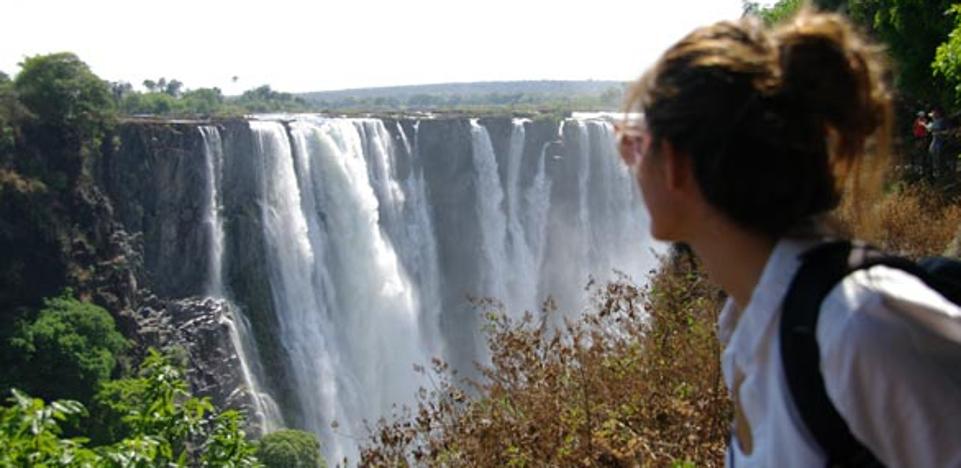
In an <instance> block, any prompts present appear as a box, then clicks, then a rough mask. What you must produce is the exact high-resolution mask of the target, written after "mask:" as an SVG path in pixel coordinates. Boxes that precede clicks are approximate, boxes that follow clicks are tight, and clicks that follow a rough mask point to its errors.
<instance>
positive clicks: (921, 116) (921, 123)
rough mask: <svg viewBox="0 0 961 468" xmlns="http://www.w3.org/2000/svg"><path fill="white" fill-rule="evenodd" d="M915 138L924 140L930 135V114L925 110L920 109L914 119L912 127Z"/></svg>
mask: <svg viewBox="0 0 961 468" xmlns="http://www.w3.org/2000/svg"><path fill="white" fill-rule="evenodd" d="M912 132H913V133H914V138H915V139H918V140H923V139H925V138H926V137H927V136H928V115H927V114H925V113H924V111H923V110H922V111H918V114H917V118H915V119H914V125H913V127H912Z"/></svg>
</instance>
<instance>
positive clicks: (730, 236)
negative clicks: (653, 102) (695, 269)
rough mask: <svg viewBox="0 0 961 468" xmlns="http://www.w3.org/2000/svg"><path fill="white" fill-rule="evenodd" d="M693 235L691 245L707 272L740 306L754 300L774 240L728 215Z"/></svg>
mask: <svg viewBox="0 0 961 468" xmlns="http://www.w3.org/2000/svg"><path fill="white" fill-rule="evenodd" d="M705 224H706V227H707V229H703V230H702V231H701V232H699V233H697V234H696V235H695V236H694V238H692V239H691V241H690V245H691V248H692V249H693V250H694V252H695V253H696V254H697V256H698V257H699V258H700V259H701V261H702V262H703V264H704V268H705V270H706V271H707V274H708V276H709V277H710V278H711V279H712V280H713V281H715V282H717V283H718V284H719V285H720V286H721V288H722V289H723V290H724V291H725V292H727V293H728V294H729V295H730V296H731V298H732V299H733V300H734V303H735V304H736V305H737V307H738V309H739V310H744V307H746V306H747V304H748V303H749V302H750V301H751V295H752V294H753V293H754V288H755V286H757V283H758V281H759V280H760V279H761V274H762V273H763V272H764V266H765V265H767V261H768V259H769V258H770V256H771V252H772V251H773V250H774V244H775V240H774V239H772V238H770V237H767V236H764V235H761V234H757V233H754V232H751V231H747V230H745V229H743V228H741V227H738V226H736V225H734V224H733V223H731V222H730V221H728V220H726V219H714V220H711V221H709V222H707V223H705Z"/></svg>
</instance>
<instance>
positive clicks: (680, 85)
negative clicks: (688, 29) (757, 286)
mask: <svg viewBox="0 0 961 468" xmlns="http://www.w3.org/2000/svg"><path fill="white" fill-rule="evenodd" d="M882 62H883V61H882V55H881V53H880V50H879V49H878V48H876V47H875V46H872V45H870V44H868V43H867V42H866V41H865V40H864V39H863V38H862V37H861V36H860V35H859V34H857V32H856V31H855V30H854V29H853V28H852V26H851V25H850V24H849V23H848V22H847V21H846V20H845V19H844V18H843V17H841V16H839V15H836V14H824V13H815V12H813V11H810V10H807V9H805V10H803V11H801V12H800V13H799V14H798V15H797V16H795V17H794V18H793V19H792V20H789V21H788V22H786V23H784V24H782V25H780V26H777V27H775V28H773V29H769V28H766V27H764V26H763V25H762V24H761V23H760V22H759V21H758V20H757V19H752V18H745V19H742V20H740V21H738V22H720V23H717V24H714V25H712V26H707V27H703V28H700V29H697V30H695V31H694V32H692V33H690V34H689V35H688V36H687V37H685V38H684V39H682V40H681V41H680V42H678V43H677V44H675V45H674V46H673V47H671V48H670V49H668V51H667V52H665V53H664V55H663V56H662V57H661V58H660V60H659V61H658V62H657V64H656V65H655V66H654V67H653V68H652V69H651V70H649V71H648V72H647V73H646V74H645V75H644V76H643V77H641V79H640V80H639V81H638V82H637V83H635V84H634V86H633V88H632V89H631V90H630V94H629V96H628V100H627V107H628V109H627V110H628V111H640V112H643V114H644V120H645V122H646V124H647V126H648V129H649V131H650V132H651V136H652V137H653V141H654V143H655V148H656V147H659V146H660V145H659V143H660V142H662V141H664V140H667V141H669V142H670V144H671V145H672V146H673V147H674V148H675V149H676V150H677V151H679V152H680V153H681V154H686V155H687V156H688V157H690V158H691V160H692V166H693V170H694V176H695V179H696V181H697V183H698V186H699V187H700V188H701V191H702V192H703V194H704V196H705V198H706V200H707V201H708V202H709V203H711V204H712V205H713V206H715V207H716V208H718V209H719V210H720V211H721V212H723V213H725V214H726V215H727V216H728V217H729V218H731V219H732V220H733V221H734V222H736V223H738V224H740V225H742V226H744V227H746V228H749V229H752V230H755V231H757V232H760V233H763V234H767V235H771V236H775V237H778V236H781V235H784V234H786V233H788V232H789V231H791V230H792V229H794V228H797V227H798V226H799V225H801V224H803V223H804V222H805V221H807V220H810V219H812V218H814V217H816V216H818V215H821V214H824V213H826V212H828V211H830V210H832V209H833V208H835V207H836V206H837V205H838V203H839V201H840V198H841V197H840V194H841V192H842V190H843V189H844V186H845V184H846V183H847V182H851V184H848V186H849V187H850V186H852V185H853V186H854V187H856V188H857V187H859V186H860V185H862V184H860V183H859V182H858V180H859V179H861V178H863V177H866V176H868V175H869V174H871V173H872V170H873V169H880V167H881V163H880V162H881V161H884V160H886V158H887V151H888V146H889V144H890V126H891V118H892V117H891V116H892V113H891V112H892V111H891V97H890V94H889V92H888V89H887V87H886V85H885V83H884V76H883V75H884V72H885V67H884V66H883V65H882ZM869 145H870V148H869ZM869 149H870V150H871V152H872V158H871V160H872V161H873V162H875V164H865V163H870V162H872V161H869V160H868V158H867V156H866V155H867V153H868V150H869ZM874 174H877V172H874ZM855 191H857V190H855Z"/></svg>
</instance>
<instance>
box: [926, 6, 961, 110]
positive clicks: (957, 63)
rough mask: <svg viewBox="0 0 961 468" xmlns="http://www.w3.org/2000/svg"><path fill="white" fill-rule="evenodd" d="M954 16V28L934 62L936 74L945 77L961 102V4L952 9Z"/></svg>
mask: <svg viewBox="0 0 961 468" xmlns="http://www.w3.org/2000/svg"><path fill="white" fill-rule="evenodd" d="M950 13H951V15H952V16H953V17H954V30H952V31H951V34H949V35H948V40H947V41H945V42H944V43H943V44H941V45H940V46H938V49H937V51H936V53H935V57H934V63H933V64H932V65H931V67H932V68H933V69H934V74H935V75H938V76H940V77H942V78H944V80H945V81H947V82H948V84H949V85H950V86H952V87H953V89H954V102H955V104H961V4H959V5H954V6H952V7H951V10H950Z"/></svg>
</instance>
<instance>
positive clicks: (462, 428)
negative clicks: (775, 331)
mask: <svg viewBox="0 0 961 468" xmlns="http://www.w3.org/2000/svg"><path fill="white" fill-rule="evenodd" d="M592 289H593V290H594V300H593V304H594V312H593V313H589V314H587V315H585V316H583V317H581V318H580V319H578V320H576V321H564V322H563V323H564V326H563V327H562V328H561V329H560V330H557V329H555V328H552V327H550V326H549V325H548V324H550V323H554V322H555V320H553V318H554V315H555V314H556V312H555V310H554V306H553V304H551V303H550V302H547V303H546V304H545V305H544V307H543V310H542V311H541V312H542V313H541V314H540V315H539V316H538V318H535V317H534V316H532V315H531V314H527V315H526V316H525V317H524V318H523V319H522V320H517V321H514V320H511V319H509V318H507V317H506V316H505V315H504V314H502V313H497V312H500V311H495V313H491V314H489V317H490V319H489V320H490V322H489V324H490V327H489V330H488V333H489V335H488V344H489V347H490V352H491V361H490V365H489V366H487V367H484V368H483V369H482V370H481V373H482V377H481V378H480V379H478V381H474V382H455V381H454V380H453V378H452V377H451V373H450V372H449V369H448V368H447V367H446V365H445V364H444V363H441V362H435V363H434V369H432V370H430V371H426V370H423V369H421V371H424V372H428V373H429V374H430V375H431V378H432V379H433V382H434V388H433V389H431V390H429V391H428V390H424V391H422V392H421V394H420V395H419V399H418V401H419V403H418V407H417V409H416V410H415V411H413V414H411V412H407V413H406V414H403V415H400V416H398V417H395V419H393V420H392V421H381V422H380V423H379V424H378V425H377V426H376V427H374V428H373V430H372V436H371V440H370V441H369V444H368V445H367V446H366V447H364V448H363V449H362V454H361V460H360V462H361V464H362V465H364V466H406V465H410V464H412V465H418V466H484V467H486V466H664V465H668V466H670V465H671V464H678V465H679V466H686V464H689V463H694V464H696V465H698V466H720V465H722V464H723V453H724V444H725V439H726V436H727V432H728V430H727V429H728V422H729V421H730V411H731V409H730V405H729V403H728V397H727V392H726V390H725V389H724V385H723V381H722V379H721V370H720V364H719V357H718V353H719V349H718V342H717V339H716V337H715V333H714V330H715V325H714V324H715V322H716V317H717V314H718V312H719V310H720V306H721V294H720V291H719V290H718V289H717V288H716V287H714V286H712V285H710V284H709V283H707V281H706V279H705V278H704V276H703V275H702V274H700V273H699V271H698V269H697V265H696V263H695V262H694V261H693V260H692V259H691V258H690V257H688V256H685V255H681V254H677V255H674V256H672V260H671V261H668V262H666V263H665V266H664V267H663V268H662V270H661V271H660V273H658V274H657V275H656V276H654V277H653V278H652V280H651V281H650V284H649V286H648V287H645V288H640V287H638V286H636V285H635V284H633V283H631V282H630V281H628V280H627V279H626V278H625V279H622V280H619V281H615V282H612V283H609V284H607V285H605V286H603V287H599V288H592ZM486 305H488V306H489V305H490V303H487V304H486ZM472 396H473V397H472Z"/></svg>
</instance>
